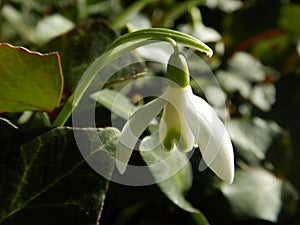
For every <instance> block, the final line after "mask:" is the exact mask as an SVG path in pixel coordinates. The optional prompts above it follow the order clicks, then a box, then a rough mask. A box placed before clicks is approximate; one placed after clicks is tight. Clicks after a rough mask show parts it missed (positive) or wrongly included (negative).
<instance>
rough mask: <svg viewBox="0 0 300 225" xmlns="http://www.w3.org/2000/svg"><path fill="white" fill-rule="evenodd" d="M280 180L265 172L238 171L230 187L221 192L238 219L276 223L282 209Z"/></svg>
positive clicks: (223, 187) (225, 186) (227, 186)
mask: <svg viewBox="0 0 300 225" xmlns="http://www.w3.org/2000/svg"><path fill="white" fill-rule="evenodd" d="M281 189H282V180H280V179H278V178H277V177H275V176H273V175H272V174H270V173H269V172H267V171H265V170H251V171H247V172H244V171H240V170H238V171H237V172H236V175H235V181H234V183H233V184H232V185H227V184H224V185H223V186H222V187H221V191H222V192H223V194H224V195H225V196H226V197H227V198H228V200H229V202H230V204H231V207H232V210H233V212H234V213H235V214H236V215H237V216H238V217H240V218H243V217H251V218H258V219H264V220H269V221H272V222H276V221H277V216H278V214H279V211H280V209H281V207H282V201H281Z"/></svg>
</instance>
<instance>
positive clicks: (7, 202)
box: [0, 128, 118, 222]
mask: <svg viewBox="0 0 300 225" xmlns="http://www.w3.org/2000/svg"><path fill="white" fill-rule="evenodd" d="M73 131H74V130H73V129H72V128H55V129H52V130H49V131H47V132H45V133H43V134H42V135H40V136H37V137H36V138H34V139H32V140H31V141H29V142H26V143H25V144H23V145H21V147H20V148H18V149H15V150H14V151H12V152H10V153H9V154H7V155H6V156H5V160H4V159H1V161H2V160H4V161H5V163H4V164H2V169H1V174H0V175H1V185H0V198H1V202H0V208H1V211H0V221H1V222H3V221H5V220H7V219H11V218H13V219H15V218H16V219H17V215H18V213H20V212H24V210H26V212H29V213H30V209H32V210H37V208H40V209H43V207H45V208H44V210H46V211H45V212H47V210H49V209H51V211H53V210H60V206H65V207H75V208H77V212H78V210H83V212H89V213H92V214H91V215H94V222H95V221H96V218H97V216H96V215H97V213H98V211H99V208H100V205H101V204H103V199H104V196H105V194H106V191H107V187H106V185H107V182H108V181H107V180H105V179H104V178H102V177H101V176H99V175H98V174H96V173H95V172H94V171H93V170H92V169H90V168H89V166H87V164H86V163H85V160H84V159H83V157H82V156H81V154H80V152H79V150H78V148H77V145H76V141H75V139H74V133H73ZM76 132H80V133H81V134H82V135H83V136H85V137H86V138H87V143H86V144H87V146H89V148H90V151H91V156H93V157H95V156H96V155H97V154H102V152H105V153H106V154H113V152H114V151H115V149H114V148H115V144H116V141H117V136H116V134H118V131H117V130H116V129H114V128H105V129H98V130H97V131H96V130H93V129H77V130H76ZM94 132H98V135H97V136H95V135H92V134H94ZM96 134H97V133H96ZM108 137H109V138H108ZM95 138H100V139H101V141H102V145H100V146H95V145H94V139H95ZM111 166H112V167H111V168H110V169H111V170H112V169H113V165H111ZM36 207H37V208H36ZM55 207H57V208H55ZM75 213H76V210H75ZM48 216H51V215H48ZM74 216H75V215H74ZM45 219H46V218H44V220H45ZM31 220H32V221H34V218H31Z"/></svg>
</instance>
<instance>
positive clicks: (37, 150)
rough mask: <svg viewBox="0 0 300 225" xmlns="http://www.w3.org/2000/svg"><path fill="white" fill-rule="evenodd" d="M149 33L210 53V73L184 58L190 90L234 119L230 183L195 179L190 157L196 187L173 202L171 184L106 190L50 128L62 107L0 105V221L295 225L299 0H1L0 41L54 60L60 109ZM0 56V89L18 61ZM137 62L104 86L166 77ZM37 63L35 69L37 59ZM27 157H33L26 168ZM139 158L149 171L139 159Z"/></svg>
mask: <svg viewBox="0 0 300 225" xmlns="http://www.w3.org/2000/svg"><path fill="white" fill-rule="evenodd" d="M150 27H164V28H170V29H175V30H180V31H183V32H186V33H188V34H190V35H193V36H195V37H197V38H198V39H200V40H202V41H203V42H205V43H207V44H208V45H209V46H210V47H211V48H212V49H213V50H214V55H213V56H212V57H211V58H208V57H206V56H203V55H201V54H199V55H200V57H202V58H203V61H204V62H205V63H206V65H207V66H208V67H201V66H199V64H197V62H195V61H193V59H189V58H188V62H189V66H190V70H191V73H192V74H196V75H195V78H194V79H195V81H197V82H200V83H201V84H203V87H204V90H199V88H198V87H197V85H196V83H197V82H195V83H192V86H193V88H194V92H195V93H196V94H198V95H200V96H202V97H204V98H206V100H207V101H208V102H209V103H210V104H211V105H212V106H214V107H215V108H216V110H220V111H222V110H225V111H226V112H227V115H226V116H225V117H226V121H227V122H226V126H227V128H228V130H229V133H230V136H231V138H232V141H233V145H234V150H235V160H236V176H235V181H234V183H233V184H232V185H227V184H224V183H222V182H221V181H220V180H219V179H218V178H216V177H215V176H214V175H213V174H212V173H211V172H210V171H208V170H207V171H204V172H199V171H198V168H197V166H198V163H199V160H200V157H201V156H200V154H198V153H195V154H194V155H193V156H192V159H191V168H190V170H191V171H193V180H191V181H190V182H191V183H190V184H188V185H187V186H185V187H184V188H182V189H183V190H181V189H180V193H177V192H175V193H174V196H173V197H172V196H169V195H168V191H169V190H168V188H170V189H171V186H172V185H173V183H172V182H173V181H171V183H170V184H169V185H170V186H167V187H162V186H157V185H151V186H146V187H130V186H124V185H120V184H117V183H114V182H109V181H106V180H104V179H103V178H101V177H100V176H99V175H98V174H96V173H95V172H94V171H93V170H92V169H91V168H89V166H88V165H85V164H84V163H78V162H80V158H81V156H80V154H79V151H78V150H77V147H76V143H75V141H74V137H73V136H72V132H71V130H68V129H67V128H62V129H61V130H59V129H58V130H57V129H54V130H53V129H52V130H51V129H50V128H49V126H50V122H51V121H53V118H55V116H56V115H57V112H58V111H59V109H60V105H59V106H58V107H57V108H56V109H55V110H53V111H52V112H48V111H47V110H45V108H47V107H48V106H45V108H44V110H32V111H31V110H29V111H28V110H24V111H25V112H24V111H22V110H21V111H9V110H7V109H6V108H5V106H1V105H0V106H1V107H0V112H1V114H0V117H1V120H0V146H1V153H0V224H11V225H12V224H31V225H33V224H81V225H85V224H96V223H99V224H103V225H105V224H114V225H121V224H122V225H125V224H143V225H144V224H145V225H147V224H157V225H159V224H172V225H176V224H191V225H192V224H211V225H223V224H224V225H228V224H239V225H246V224H249V225H250V224H251V225H253V224H284V225H285V224H286V225H297V224H299V225H300V208H299V204H298V198H299V190H300V178H299V176H300V173H299V171H300V151H299V145H300V118H299V117H298V116H299V115H300V107H299V106H300V63H299V57H300V4H299V1H296V0H294V1H292V0H281V1H280V0H272V1H270V0H241V1H240V0H198V1H197V0H195V1H194V0H193V1H192V0H191V1H176V0H142V1H138V0H137V1H121V0H111V1H108V0H107V1H101V0H60V1H58V0H26V1H24V0H0V42H2V43H9V44H11V45H14V46H23V47H25V48H27V49H29V50H32V51H38V52H40V53H49V52H54V51H55V52H56V51H57V52H58V53H59V56H60V58H61V62H59V63H61V67H62V74H63V77H64V87H63V90H62V95H61V96H60V97H59V98H60V99H59V101H60V102H59V104H63V103H64V102H65V101H66V99H67V98H68V96H70V94H71V93H72V92H73V91H74V89H75V87H76V85H77V83H78V82H79V80H80V78H81V76H82V74H83V72H84V71H85V70H86V68H87V67H88V66H89V65H90V63H92V62H93V60H94V59H95V58H96V57H97V56H99V55H100V54H101V53H103V51H104V50H105V48H106V47H107V46H108V45H109V44H110V43H111V42H112V41H113V40H114V39H116V38H117V37H118V36H120V35H122V34H125V33H127V32H130V31H133V30H136V29H142V28H150ZM1 47H3V46H1ZM156 50H157V49H154V48H148V49H147V50H146V51H148V54H150V55H151V54H152V55H154V56H155V54H160V53H157V52H156ZM0 51H2V52H4V48H1V49H0ZM160 51H161V54H162V55H163V53H164V52H163V50H160ZM0 56H1V61H0V87H1V82H2V80H1V79H3V77H4V76H3V74H4V72H6V71H5V69H4V68H5V67H4V65H5V64H9V65H10V64H11V65H14V64H13V63H14V62H12V61H9V60H7V58H8V57H6V55H5V54H2V55H1V52H0ZM20 57H22V56H20ZM24 57H26V56H24ZM132 57H137V58H139V59H140V60H141V63H140V64H137V65H132V66H131V67H129V68H125V69H122V71H119V72H118V73H117V74H116V75H115V76H114V77H113V78H112V80H111V83H108V85H111V87H113V88H116V89H117V86H118V85H122V83H123V82H126V80H130V79H135V78H136V77H138V76H140V75H145V74H146V75H161V70H160V69H158V68H157V65H154V64H151V63H146V62H145V60H143V59H147V56H146V55H145V54H144V53H143V52H140V51H136V52H133V53H132ZM24 59H25V58H24ZM28 60H29V59H28ZM47 62H48V61H47ZM47 62H46V61H45V62H40V63H47ZM51 65H54V63H53V64H51ZM32 66H33V67H32V70H30V71H31V72H32V73H34V72H33V71H35V68H37V66H38V62H36V64H35V63H33V65H32ZM207 68H209V69H210V70H211V71H212V72H213V73H214V74H215V77H216V78H217V81H218V83H219V85H220V87H221V89H222V93H223V94H224V96H225V98H226V102H225V104H219V102H220V101H218V98H216V97H215V92H214V88H215V86H214V85H213V84H211V83H210V81H209V79H207V78H206V76H205V73H206V72H207V71H205V70H207ZM19 73H22V71H19ZM197 74H198V75H197ZM199 74H200V75H199ZM16 76H18V75H16ZM1 77H2V78H1ZM45 82H46V81H44V83H45ZM2 84H3V87H1V89H3V90H5V91H6V90H7V89H5V88H6V87H5V85H4V83H3V82H2ZM147 85H155V84H147ZM29 89H30V87H29V86H26V85H25V84H24V90H25V91H26V90H29ZM56 91H57V92H58V93H60V90H59V89H58V90H56ZM13 92H14V90H13V91H12V93H13ZM29 92H30V91H29ZM53 92H54V91H53ZM203 92H205V94H204V93H203ZM0 93H3V92H0ZM2 95H3V96H4V94H2ZM33 95H34V93H33ZM3 96H2V97H1V96H0V99H2V98H4V97H3ZM133 97H134V96H133ZM133 97H132V98H133ZM54 105H55V103H54ZM104 106H105V104H103V102H100V103H99V105H98V106H97V108H96V113H97V115H98V117H97V125H98V126H99V127H106V126H110V125H111V120H110V111H109V110H108V109H107V107H104ZM3 107H4V108H3ZM49 107H50V106H49ZM51 107H52V106H51ZM43 111H44V112H43ZM45 112H46V113H45ZM223 119H224V118H223ZM12 124H14V125H12ZM67 126H72V123H71V121H68V122H67ZM16 127H18V129H17V128H16ZM70 129H71V128H70ZM106 132H108V133H109V132H110V131H109V130H108V131H106V130H105V131H102V130H100V131H99V135H100V136H104V137H105V135H108V134H107V133H106ZM41 152H42V153H43V154H41ZM27 157H28V158H27ZM30 157H36V160H35V161H34V160H33V161H30V160H29V161H30V163H28V162H27V161H26V159H30ZM133 161H136V163H143V162H142V159H141V157H140V156H139V155H136V156H135V158H133ZM166 169H167V168H166ZM189 176H192V175H189ZM182 178H184V177H182V176H179V179H182ZM183 183H184V181H183V180H179V185H184V184H183ZM176 187H177V186H176ZM170 191H171V190H170ZM172 194H173V193H171V194H170V195H172ZM181 195H182V196H185V198H186V200H183V201H188V202H189V203H188V204H190V203H191V204H192V205H193V207H194V209H196V210H199V211H197V212H194V213H190V212H188V211H189V210H188V209H187V208H188V207H186V206H185V205H184V204H185V203H184V204H183V205H182V204H180V201H181V200H179V203H178V202H176V197H178V196H181ZM182 196H181V197H182ZM104 200H105V201H104ZM104 203H105V204H104ZM99 211H100V212H99Z"/></svg>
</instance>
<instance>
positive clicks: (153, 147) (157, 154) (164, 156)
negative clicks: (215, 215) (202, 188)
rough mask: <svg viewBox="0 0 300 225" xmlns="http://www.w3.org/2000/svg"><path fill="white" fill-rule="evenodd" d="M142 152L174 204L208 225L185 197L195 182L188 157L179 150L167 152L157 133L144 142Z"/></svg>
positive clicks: (199, 221) (158, 182) (158, 183)
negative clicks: (162, 146) (161, 145)
mask: <svg viewBox="0 0 300 225" xmlns="http://www.w3.org/2000/svg"><path fill="white" fill-rule="evenodd" d="M140 152H141V155H142V157H143V160H144V161H145V162H146V164H147V165H148V168H149V170H150V172H151V174H152V175H153V177H154V179H155V180H156V182H157V185H158V187H159V188H160V190H161V191H162V192H163V193H164V194H165V195H166V196H167V197H168V198H169V199H170V200H171V201H172V202H173V203H174V204H176V205H177V206H179V207H180V208H182V209H183V210H185V211H188V212H191V213H194V214H195V218H197V221H198V224H202V225H208V222H207V221H206V218H205V217H204V216H203V215H202V213H201V212H200V211H199V210H197V209H196V208H194V207H193V206H192V205H191V203H190V202H189V201H187V200H186V199H185V197H184V195H185V193H186V192H187V191H188V190H189V189H190V188H191V186H192V182H193V173H192V168H191V164H190V162H189V158H188V157H187V155H186V154H185V153H181V152H179V151H177V150H176V151H172V152H171V153H170V152H165V151H164V150H163V149H162V148H161V147H160V142H159V137H158V134H157V133H156V134H154V135H152V136H148V137H145V138H144V139H143V140H142V142H141V145H140Z"/></svg>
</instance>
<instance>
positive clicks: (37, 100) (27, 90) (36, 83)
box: [0, 44, 63, 112]
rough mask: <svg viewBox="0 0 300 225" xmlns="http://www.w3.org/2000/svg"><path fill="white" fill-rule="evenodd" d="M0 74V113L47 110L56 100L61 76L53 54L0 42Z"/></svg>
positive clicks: (59, 94) (58, 101) (60, 89)
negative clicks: (43, 53)
mask: <svg viewBox="0 0 300 225" xmlns="http://www.w3.org/2000/svg"><path fill="white" fill-rule="evenodd" d="M0 74H1V75H0V83H1V88H0V112H23V111H26V110H41V111H46V112H51V111H53V110H54V109H55V108H56V107H57V106H58V104H59V103H60V99H61V93H62V88H63V77H62V71H61V66H60V58H59V55H58V54H57V53H51V54H45V55H42V54H40V53H38V52H31V51H28V50H27V49H25V48H22V47H15V46H11V45H9V44H0Z"/></svg>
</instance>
